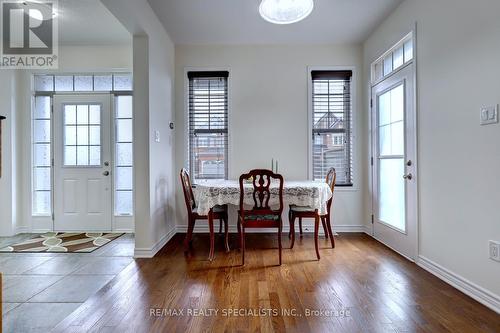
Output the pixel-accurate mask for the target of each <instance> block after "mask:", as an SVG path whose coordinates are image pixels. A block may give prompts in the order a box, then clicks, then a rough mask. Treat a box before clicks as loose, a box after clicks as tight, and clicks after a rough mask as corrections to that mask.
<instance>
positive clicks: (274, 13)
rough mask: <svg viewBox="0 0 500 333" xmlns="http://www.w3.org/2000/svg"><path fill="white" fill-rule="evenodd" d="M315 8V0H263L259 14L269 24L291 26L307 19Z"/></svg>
mask: <svg viewBox="0 0 500 333" xmlns="http://www.w3.org/2000/svg"><path fill="white" fill-rule="evenodd" d="M313 8H314V2H313V0H262V2H261V3H260V7H259V13H260V16H262V18H263V19H264V20H266V21H268V22H271V23H275V24H290V23H295V22H299V21H301V20H303V19H305V18H306V17H307V16H309V14H311V12H312V10H313Z"/></svg>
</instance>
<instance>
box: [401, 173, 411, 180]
mask: <svg viewBox="0 0 500 333" xmlns="http://www.w3.org/2000/svg"><path fill="white" fill-rule="evenodd" d="M412 178H413V175H412V174H411V173H409V174H407V175H404V176H403V179H408V180H411V179H412Z"/></svg>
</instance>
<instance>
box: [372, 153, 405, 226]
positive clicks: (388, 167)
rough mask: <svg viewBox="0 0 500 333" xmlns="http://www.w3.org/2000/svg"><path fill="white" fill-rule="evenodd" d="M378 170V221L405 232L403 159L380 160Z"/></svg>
mask: <svg viewBox="0 0 500 333" xmlns="http://www.w3.org/2000/svg"><path fill="white" fill-rule="evenodd" d="M379 169H380V178H379V200H378V201H379V219H380V221H382V222H384V223H387V224H389V225H391V226H393V227H395V228H398V229H400V230H403V231H406V228H405V183H404V179H403V174H404V159H403V158H395V159H381V160H380V164H379Z"/></svg>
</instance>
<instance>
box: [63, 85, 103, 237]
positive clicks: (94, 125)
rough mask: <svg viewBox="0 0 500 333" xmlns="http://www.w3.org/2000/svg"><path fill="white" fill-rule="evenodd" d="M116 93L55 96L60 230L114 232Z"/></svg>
mask: <svg viewBox="0 0 500 333" xmlns="http://www.w3.org/2000/svg"><path fill="white" fill-rule="evenodd" d="M110 105H111V95H109V94H94V95H55V96H54V175H55V177H54V198H55V200H54V231H111V230H112V213H111V207H112V183H111V177H110V174H111V170H112V169H111V160H112V159H111V133H110V131H111V126H110V121H111V111H110V109H111V108H110Z"/></svg>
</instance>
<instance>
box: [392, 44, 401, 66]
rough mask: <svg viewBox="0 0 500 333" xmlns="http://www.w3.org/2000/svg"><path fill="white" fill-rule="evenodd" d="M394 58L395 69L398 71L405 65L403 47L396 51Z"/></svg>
mask: <svg viewBox="0 0 500 333" xmlns="http://www.w3.org/2000/svg"><path fill="white" fill-rule="evenodd" d="M393 57H394V69H397V68H399V67H400V66H402V65H403V63H404V59H403V46H401V47H399V48H398V49H396V50H395V51H394V53H393Z"/></svg>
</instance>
